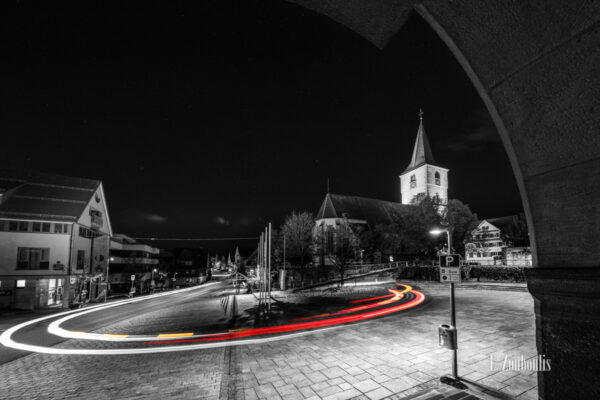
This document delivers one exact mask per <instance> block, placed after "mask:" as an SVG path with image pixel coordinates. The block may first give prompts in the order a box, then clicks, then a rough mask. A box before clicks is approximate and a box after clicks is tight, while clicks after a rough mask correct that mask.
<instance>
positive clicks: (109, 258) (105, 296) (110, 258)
mask: <svg viewBox="0 0 600 400" xmlns="http://www.w3.org/2000/svg"><path fill="white" fill-rule="evenodd" d="M113 261H115V258H114V257H108V261H107V262H106V288H104V302H105V303H106V298H107V297H108V285H109V283H108V282H109V281H108V279H109V275H108V270H109V268H110V263H111V262H113Z"/></svg>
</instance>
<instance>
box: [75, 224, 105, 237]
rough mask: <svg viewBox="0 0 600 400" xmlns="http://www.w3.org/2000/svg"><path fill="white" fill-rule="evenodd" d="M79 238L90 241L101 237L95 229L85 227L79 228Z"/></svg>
mask: <svg viewBox="0 0 600 400" xmlns="http://www.w3.org/2000/svg"><path fill="white" fill-rule="evenodd" d="M79 236H81V237H84V238H88V239H89V238H97V237H98V236H100V233H98V231H97V230H95V229H93V228H92V229H89V228H86V227H84V226H80V227H79Z"/></svg>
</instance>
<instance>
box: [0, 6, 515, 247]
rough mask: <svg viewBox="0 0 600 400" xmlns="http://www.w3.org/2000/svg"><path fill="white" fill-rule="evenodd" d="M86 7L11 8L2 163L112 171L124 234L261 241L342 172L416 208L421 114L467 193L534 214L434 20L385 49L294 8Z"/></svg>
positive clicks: (109, 179) (90, 174)
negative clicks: (411, 185) (408, 193)
mask: <svg viewBox="0 0 600 400" xmlns="http://www.w3.org/2000/svg"><path fill="white" fill-rule="evenodd" d="M81 3H87V2H80V3H73V4H69V5H64V6H60V5H58V4H55V3H54V2H45V3H41V2H40V4H36V5H35V6H34V5H32V4H31V3H30V2H27V1H25V2H24V1H20V2H10V3H9V4H4V5H2V12H1V14H2V15H3V17H2V25H3V27H4V32H3V35H2V39H1V43H2V53H3V57H2V59H3V62H2V67H0V68H2V74H1V77H0V79H1V83H2V91H1V93H2V94H1V95H0V129H1V132H2V145H1V146H0V164H1V165H2V166H4V167H13V168H27V169H34V170H39V171H43V172H49V173H57V174H63V175H72V176H81V177H87V178H92V179H100V180H102V181H103V183H104V187H105V192H106V196H107V202H108V206H109V213H110V218H111V222H112V226H113V231H114V232H116V233H125V234H127V235H129V236H133V237H148V236H152V237H233V236H257V235H258V234H259V233H260V230H261V228H262V227H263V226H264V224H265V223H266V222H268V221H272V222H273V223H274V224H275V225H279V224H280V223H281V222H282V221H283V218H284V216H285V215H286V214H289V213H290V212H291V211H292V210H296V211H302V210H309V211H312V212H314V213H316V211H317V210H318V208H319V206H320V203H321V201H322V199H323V197H324V195H325V193H326V182H327V178H328V177H329V180H330V187H331V192H333V193H340V194H348V195H358V196H366V197H374V198H379V199H384V200H392V201H398V200H399V179H398V175H399V174H400V173H401V172H402V171H403V170H404V169H405V168H406V166H407V165H408V163H409V160H410V156H411V153H412V147H413V144H414V140H415V136H416V132H417V127H418V116H417V114H418V111H419V107H422V108H423V109H424V112H425V115H424V121H425V128H426V131H427V134H428V137H429V139H430V142H431V144H432V149H433V153H434V156H435V158H436V161H437V162H438V164H440V165H441V166H444V167H447V168H450V193H449V194H450V197H452V198H458V199H461V200H462V201H463V202H465V203H467V204H469V205H470V206H471V209H472V210H473V211H475V212H477V213H478V214H479V216H480V217H488V218H490V217H498V216H504V215H509V214H513V213H516V212H519V211H520V210H521V202H520V197H519V193H518V190H517V187H516V184H515V180H514V177H513V175H512V170H511V168H510V165H509V162H508V158H507V156H506V153H505V152H504V149H503V147H502V144H501V142H500V139H499V136H498V134H497V133H496V130H495V128H494V126H493V123H492V121H491V119H490V117H489V115H488V113H487V111H486V110H485V108H484V106H483V103H482V101H481V100H480V98H479V96H478V95H477V93H476V92H475V89H474V88H473V87H472V85H471V83H470V81H469V80H468V78H467V76H466V75H465V74H464V72H463V71H462V69H461V67H460V66H459V65H458V63H457V62H456V61H455V60H454V57H453V56H452V54H451V53H450V52H449V51H448V50H447V49H446V48H445V45H444V44H443V42H441V40H440V39H439V38H438V37H437V36H436V35H435V33H434V32H433V31H432V30H431V29H430V28H429V27H428V26H427V25H426V24H425V22H423V21H422V20H421V19H420V17H419V16H418V15H413V16H412V18H411V19H410V20H409V22H408V24H407V25H406V26H405V27H404V28H403V29H402V30H401V31H400V32H399V34H398V35H397V36H396V37H395V38H394V39H393V40H392V42H391V43H390V44H389V45H388V47H387V48H385V49H384V50H379V49H377V48H376V47H374V46H373V45H372V44H370V43H369V42H367V41H366V40H364V39H363V38H362V37H360V36H358V35H356V34H355V33H353V32H352V31H350V30H348V29H347V28H345V27H344V26H342V25H339V24H338V23H336V22H334V21H332V20H330V19H328V18H326V17H323V16H320V15H317V14H315V13H313V12H312V11H309V10H305V9H303V8H301V7H299V6H296V5H294V4H289V3H286V2H284V1H265V0H259V1H249V0H244V1H223V0H217V1H207V0H204V1H200V2H199V1H196V2H187V3H178V4H177V5H173V4H170V3H171V2H163V4H162V6H154V5H149V4H145V3H142V4H138V5H133V4H132V5H124V4H125V3H126V4H130V3H129V2H121V3H123V4H121V3H114V4H109V3H106V2H102V3H101V4H102V5H103V7H102V8H97V9H92V8H90V5H89V4H81ZM127 7H129V8H127ZM236 244H238V243H236V242H228V243H227V244H225V243H220V244H219V245H216V244H215V242H208V243H204V246H206V247H207V248H208V249H213V248H217V247H218V248H219V250H222V249H223V248H224V247H223V246H225V247H233V248H234V247H235V245H236ZM239 244H240V245H241V247H242V249H244V248H247V246H250V247H253V246H254V245H255V243H254V242H249V243H248V242H246V245H244V244H243V243H242V242H240V243H239ZM215 246H216V247H215Z"/></svg>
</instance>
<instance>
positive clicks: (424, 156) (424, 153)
mask: <svg viewBox="0 0 600 400" xmlns="http://www.w3.org/2000/svg"><path fill="white" fill-rule="evenodd" d="M423 164H435V160H434V159H433V153H432V152H431V147H430V146H429V140H428V139H427V134H426V133H425V127H424V126H423V118H421V120H420V122H419V130H418V131H417V140H416V141H415V148H414V149H413V153H412V157H411V159H410V164H409V165H408V167H407V168H406V170H405V171H404V172H407V171H410V170H411V169H415V168H417V167H420V166H421V165H423Z"/></svg>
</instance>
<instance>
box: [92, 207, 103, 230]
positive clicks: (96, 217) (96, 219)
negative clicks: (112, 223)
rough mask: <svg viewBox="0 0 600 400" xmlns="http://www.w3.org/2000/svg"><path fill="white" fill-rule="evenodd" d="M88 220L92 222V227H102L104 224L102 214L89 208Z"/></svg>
mask: <svg viewBox="0 0 600 400" xmlns="http://www.w3.org/2000/svg"><path fill="white" fill-rule="evenodd" d="M90 218H91V221H92V226H94V225H98V226H102V225H103V223H104V221H103V220H102V213H101V212H100V211H98V210H94V209H93V208H90Z"/></svg>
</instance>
